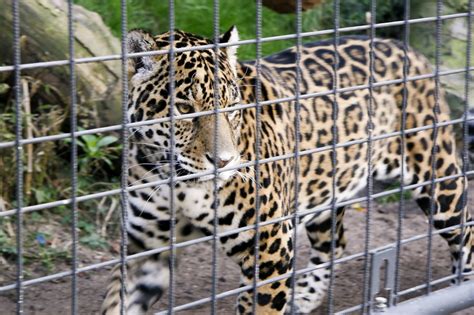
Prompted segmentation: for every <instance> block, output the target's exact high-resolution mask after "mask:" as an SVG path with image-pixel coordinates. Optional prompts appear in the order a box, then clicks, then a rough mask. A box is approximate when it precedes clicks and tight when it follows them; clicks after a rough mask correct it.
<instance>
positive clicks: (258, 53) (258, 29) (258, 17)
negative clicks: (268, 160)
mask: <svg viewBox="0 0 474 315" xmlns="http://www.w3.org/2000/svg"><path fill="white" fill-rule="evenodd" d="M255 24H256V25H255V40H256V48H255V71H256V77H255V186H256V187H255V236H254V251H253V252H254V256H255V258H254V259H255V260H254V273H253V283H252V285H253V303H252V311H253V313H254V314H255V313H256V310H257V282H258V275H259V274H260V272H259V264H258V261H259V256H260V253H259V240H260V231H259V225H260V146H261V145H260V140H261V139H260V132H261V121H260V115H261V104H260V98H261V94H262V93H261V82H260V75H261V71H262V67H261V64H260V61H261V60H260V59H261V58H262V43H261V39H262V0H256V12H255Z"/></svg>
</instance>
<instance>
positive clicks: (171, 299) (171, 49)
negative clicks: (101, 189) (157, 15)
mask: <svg viewBox="0 0 474 315" xmlns="http://www.w3.org/2000/svg"><path fill="white" fill-rule="evenodd" d="M168 5H169V11H168V15H169V16H168V18H169V52H168V63H169V69H168V71H169V76H168V80H169V82H168V90H169V91H170V93H169V104H168V105H169V118H170V158H169V160H170V174H169V191H170V211H171V217H170V258H169V260H170V262H169V264H170V279H169V291H168V292H169V293H168V313H169V314H171V315H172V314H174V304H175V296H174V295H175V293H174V292H175V282H176V280H175V264H176V248H175V243H176V209H175V200H174V183H175V178H174V177H175V169H176V168H175V163H176V161H175V146H176V141H175V140H176V139H175V126H174V124H175V117H174V113H175V95H174V94H175V68H174V59H175V54H176V52H175V48H174V41H175V36H174V31H175V20H174V18H175V17H174V0H168Z"/></svg>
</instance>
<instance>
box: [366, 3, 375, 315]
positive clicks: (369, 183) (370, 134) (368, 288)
mask: <svg viewBox="0 0 474 315" xmlns="http://www.w3.org/2000/svg"><path fill="white" fill-rule="evenodd" d="M376 9H377V1H376V0H371V1H370V31H369V34H370V35H369V37H370V43H369V77H368V81H369V84H368V85H369V88H368V90H369V100H368V103H367V120H368V126H367V129H366V130H367V178H366V181H367V194H366V196H367V212H366V218H365V244H364V275H363V283H364V290H363V293H362V294H363V297H362V298H363V303H364V305H365V307H367V309H368V310H369V311H370V309H371V304H372V302H373V301H372V299H371V296H372V295H371V289H372V288H371V283H370V272H369V271H370V255H369V250H370V233H371V231H372V230H371V220H372V210H373V209H372V205H373V202H372V195H373V194H374V181H373V176H372V174H373V165H372V154H373V152H372V151H373V147H372V137H373V130H374V123H373V121H372V118H373V116H374V113H373V108H372V107H373V100H374V99H373V88H374V87H373V85H374V64H375V51H374V41H375V21H376V13H377V11H376ZM365 307H364V308H363V309H362V312H365V311H366V308H365Z"/></svg>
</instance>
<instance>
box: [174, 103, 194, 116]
mask: <svg viewBox="0 0 474 315" xmlns="http://www.w3.org/2000/svg"><path fill="white" fill-rule="evenodd" d="M176 109H177V110H178V111H179V112H180V113H181V114H183V115H185V114H191V113H194V107H192V106H191V105H189V104H186V103H176Z"/></svg>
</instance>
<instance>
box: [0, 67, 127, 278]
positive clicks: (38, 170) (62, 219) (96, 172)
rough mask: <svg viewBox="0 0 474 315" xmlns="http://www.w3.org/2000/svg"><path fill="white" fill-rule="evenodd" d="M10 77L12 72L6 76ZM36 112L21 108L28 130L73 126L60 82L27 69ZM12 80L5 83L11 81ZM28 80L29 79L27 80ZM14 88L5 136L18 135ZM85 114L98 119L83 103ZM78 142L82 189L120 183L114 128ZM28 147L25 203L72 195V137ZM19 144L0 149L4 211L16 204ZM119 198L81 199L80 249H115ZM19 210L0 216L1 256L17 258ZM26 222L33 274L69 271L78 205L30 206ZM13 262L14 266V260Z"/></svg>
mask: <svg viewBox="0 0 474 315" xmlns="http://www.w3.org/2000/svg"><path fill="white" fill-rule="evenodd" d="M5 81H6V82H9V83H8V84H10V82H11V81H10V80H9V79H8V78H7V79H6V80H5ZM22 82H23V83H24V84H26V86H28V91H29V93H26V95H29V98H28V100H26V99H24V100H23V101H24V102H25V103H27V102H29V103H30V104H31V106H30V108H31V112H25V111H23V112H22V118H23V130H24V132H25V133H24V134H28V133H31V135H32V136H33V137H41V136H46V135H51V134H59V133H62V132H69V128H70V127H69V117H68V116H69V113H68V111H69V110H68V108H67V105H65V104H50V103H49V101H48V96H49V95H50V93H53V91H54V90H53V89H50V88H49V87H48V86H46V85H44V84H42V82H39V81H37V80H35V79H33V78H31V77H28V76H24V77H23V78H22ZM8 84H7V83H5V84H4V85H6V86H8V87H9V85H8ZM24 86H25V85H24ZM13 99H14V98H13V90H12V89H10V88H6V89H3V90H1V91H0V141H12V140H14V131H15V130H14V126H15V114H14V102H13ZM78 108H79V115H78V121H79V125H81V126H89V125H90V124H91V121H93V120H91V118H90V116H89V115H88V113H87V112H84V111H82V107H81V106H79V107H78ZM77 145H78V180H77V189H78V195H87V194H91V193H96V192H100V191H106V190H110V189H114V188H117V187H118V186H119V184H118V182H119V175H118V174H119V173H120V172H119V169H120V164H121V163H120V152H121V146H120V144H119V141H118V138H117V137H116V136H115V135H113V134H95V135H83V136H80V137H78V138H77ZM23 148H24V150H23V167H24V178H23V182H24V194H23V205H24V206H29V205H36V204H43V203H48V202H52V201H57V200H62V199H67V198H70V197H71V177H70V175H71V163H70V154H71V141H70V139H67V140H65V141H55V142H43V143H37V144H32V145H25V146H24V147H23ZM15 163H16V162H15V151H14V148H6V149H2V150H0V176H1V178H2V181H0V211H4V210H9V209H13V208H15V206H16V200H15V187H16V176H15V172H16V168H15ZM116 199H117V198H116V197H104V198H102V199H97V200H89V201H86V202H80V203H78V209H77V210H78V212H77V216H78V224H77V227H78V236H79V246H80V248H81V253H82V254H84V252H86V253H87V252H93V250H95V249H98V248H99V249H102V250H103V249H108V248H109V245H108V244H109V242H108V240H110V239H115V238H116V236H117V235H118V224H117V221H118V211H117V213H116V212H115V210H117V209H118V207H117V200H116ZM15 220H16V217H15V216H11V217H3V218H0V263H1V262H2V261H9V262H14V261H15V257H16V224H15ZM23 220H24V224H23V257H24V262H25V268H26V270H25V271H26V273H27V274H33V273H50V272H52V271H61V270H64V267H61V266H62V265H64V263H66V264H68V263H69V262H70V259H71V247H72V244H71V222H72V213H71V207H70V206H68V205H64V206H59V207H55V208H51V209H45V210H40V211H35V212H32V213H26V214H25V215H24V218H23ZM7 266H8V265H7ZM53 269H55V270H53Z"/></svg>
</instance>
